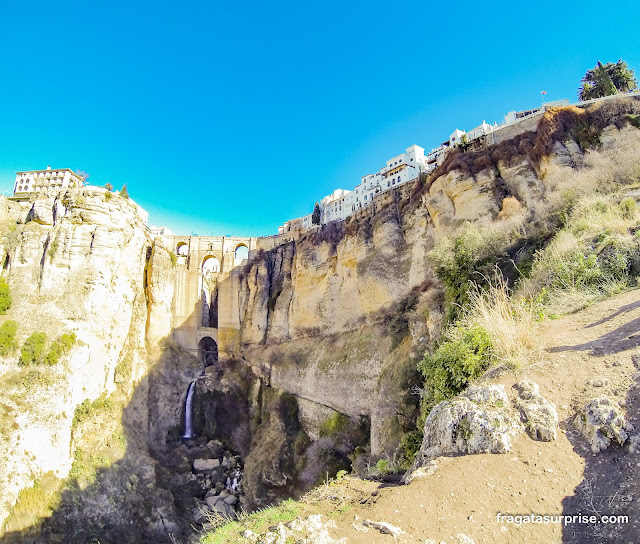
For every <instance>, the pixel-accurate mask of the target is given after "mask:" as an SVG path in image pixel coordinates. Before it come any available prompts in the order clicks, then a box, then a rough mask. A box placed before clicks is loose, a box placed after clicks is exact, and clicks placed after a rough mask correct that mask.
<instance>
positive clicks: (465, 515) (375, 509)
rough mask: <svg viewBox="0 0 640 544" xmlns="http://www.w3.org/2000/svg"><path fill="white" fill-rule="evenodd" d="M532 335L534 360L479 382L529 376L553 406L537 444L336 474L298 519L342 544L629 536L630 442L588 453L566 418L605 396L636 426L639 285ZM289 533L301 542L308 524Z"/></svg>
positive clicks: (636, 492) (639, 413)
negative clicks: (404, 469) (385, 476)
mask: <svg viewBox="0 0 640 544" xmlns="http://www.w3.org/2000/svg"><path fill="white" fill-rule="evenodd" d="M540 335H541V337H542V338H544V339H545V349H544V352H543V357H542V358H541V359H540V360H539V361H537V362H536V363H535V364H532V365H530V366H528V367H525V368H520V369H518V371H517V372H515V373H507V374H505V375H502V376H500V377H498V378H497V379H496V378H494V379H486V380H484V382H483V383H500V384H503V385H504V386H505V388H506V390H507V391H508V392H510V393H509V394H510V396H512V397H513V391H512V387H511V386H512V385H513V384H514V383H515V382H516V381H519V380H521V379H522V378H523V377H525V376H526V377H528V378H530V379H532V380H533V381H534V382H536V383H538V384H539V385H540V391H541V393H542V395H543V396H544V397H546V398H547V399H548V400H550V401H551V402H553V403H554V404H555V405H556V407H557V410H558V415H559V419H560V428H561V432H559V433H558V437H557V439H556V440H555V441H552V442H538V441H534V440H532V439H531V438H530V437H529V436H528V435H527V434H525V433H523V434H521V435H520V436H519V437H518V438H517V439H516V440H515V442H514V443H513V446H512V448H511V451H509V452H508V453H505V454H478V455H467V456H461V457H440V458H438V459H436V460H435V461H434V462H433V464H432V465H431V466H430V468H429V469H428V470H427V471H425V472H424V473H423V475H422V476H420V477H416V478H415V479H414V480H413V481H412V482H411V483H410V484H408V485H396V484H379V483H375V482H370V481H369V482H367V481H364V480H359V479H355V478H349V477H347V478H345V479H343V480H341V481H340V482H338V483H333V484H330V485H329V486H323V487H322V488H320V489H318V490H316V491H315V492H314V493H311V494H310V495H308V496H307V498H306V500H303V501H302V503H301V504H300V505H299V512H298V514H299V517H300V518H306V517H307V516H309V515H313V514H323V516H324V517H323V518H322V523H323V524H324V528H325V530H326V532H327V533H328V535H329V536H330V537H331V538H333V539H335V540H334V541H339V539H345V540H341V542H344V543H345V544H349V543H354V544H355V543H363V544H364V543H367V544H378V543H380V544H383V543H389V542H402V543H408V544H409V543H410V544H418V543H424V542H445V543H447V544H452V543H454V544H455V543H459V542H464V543H468V542H471V541H473V542H475V543H476V544H480V543H487V544H489V543H501V542H504V543H515V542H527V543H529V542H532V543H540V544H542V543H549V542H558V543H559V542H565V543H575V544H578V543H599V542H637V541H638V538H639V537H640V502H639V501H640V455H639V452H638V450H637V449H636V450H633V448H631V449H630V448H629V446H626V445H625V446H624V447H622V448H620V447H613V446H612V447H610V448H609V449H607V450H605V451H601V452H599V453H596V454H594V453H592V451H591V449H590V447H589V443H588V442H587V440H585V438H584V437H583V436H582V435H581V434H580V433H579V432H578V431H577V429H576V427H575V425H574V423H573V418H574V417H575V416H576V413H577V410H578V409H579V408H580V407H582V406H584V405H585V403H586V402H588V401H589V400H591V399H593V398H596V397H608V398H612V399H615V400H617V401H618V402H620V404H621V405H622V406H624V407H625V410H626V413H627V418H628V421H629V422H630V423H631V424H633V425H634V427H635V429H636V430H638V429H640V349H639V348H640V289H635V290H632V291H629V292H626V293H623V294H621V295H617V296H615V297H612V298H611V299H608V300H605V301H602V302H598V303H596V304H593V305H592V306H590V307H588V308H587V309H585V310H582V311H580V312H578V313H575V314H572V315H569V316H566V317H562V318H559V319H555V320H547V321H546V322H545V323H544V325H543V327H542V329H541V331H540ZM601 384H604V385H601ZM498 513H504V514H514V515H515V514H530V513H535V514H552V515H559V514H564V515H578V514H582V515H589V516H591V515H596V516H598V518H600V516H603V515H622V516H628V523H617V524H610V525H605V524H603V523H596V524H593V523H590V524H589V523H588V524H579V523H572V524H569V525H563V524H526V523H525V524H520V525H516V524H515V523H511V524H509V523H507V522H505V521H498V520H497V517H496V516H497V514H498ZM327 514H328V517H327ZM364 520H373V521H384V522H386V523H389V524H391V525H392V526H394V527H396V528H398V529H400V530H401V531H402V533H401V534H400V536H398V537H397V538H394V537H393V536H391V535H390V534H383V533H381V532H380V531H379V530H377V529H375V528H370V527H367V526H366V525H363V521H364ZM300 525H302V524H300ZM294 527H295V524H294ZM276 533H277V530H276V529H274V530H273V531H272V534H273V535H275V534H276ZM292 534H295V535H296V536H298V537H300V538H302V537H308V535H309V534H311V531H310V529H309V528H307V529H305V530H301V531H297V532H296V531H293V532H292ZM316 534H318V533H317V531H316ZM459 535H466V536H467V537H468V538H469V539H471V540H464V538H462V537H460V536H459ZM262 538H263V539H264V538H265V537H262ZM428 539H431V540H428ZM229 541H230V542H231V541H232V540H229ZM251 541H253V542H256V541H260V542H267V541H268V539H264V540H258V539H257V538H255V539H247V542H251ZM313 541H314V540H310V542H313ZM327 542H331V541H330V540H327Z"/></svg>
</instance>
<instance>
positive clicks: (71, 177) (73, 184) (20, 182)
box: [13, 166, 84, 196]
mask: <svg viewBox="0 0 640 544" xmlns="http://www.w3.org/2000/svg"><path fill="white" fill-rule="evenodd" d="M82 186H84V180H83V179H82V178H81V177H80V176H79V175H78V174H76V173H75V172H73V170H71V169H69V168H60V169H55V170H54V169H52V168H51V166H47V169H46V170H30V171H28V172H16V182H15V185H14V186H13V194H14V195H15V196H20V195H27V194H29V193H38V194H44V195H47V196H53V195H56V194H58V193H59V192H60V191H64V190H65V189H75V188H78V187H82Z"/></svg>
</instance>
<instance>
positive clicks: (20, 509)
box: [3, 472, 60, 533]
mask: <svg viewBox="0 0 640 544" xmlns="http://www.w3.org/2000/svg"><path fill="white" fill-rule="evenodd" d="M59 491H60V480H59V479H58V478H57V477H56V476H55V475H54V474H53V472H47V473H46V474H44V475H43V476H42V477H41V478H39V479H38V480H36V481H35V482H34V484H33V486H32V487H27V488H25V489H23V490H22V491H20V493H19V494H18V499H17V501H16V504H15V506H14V507H13V508H12V510H11V515H10V517H9V518H8V519H7V521H6V522H5V525H4V527H3V531H5V532H7V533H8V532H11V531H22V530H24V529H26V528H28V527H33V526H37V525H38V524H39V523H42V520H43V518H46V517H49V516H51V514H52V512H53V511H54V510H55V509H56V508H57V507H58V505H59V504H60V494H59Z"/></svg>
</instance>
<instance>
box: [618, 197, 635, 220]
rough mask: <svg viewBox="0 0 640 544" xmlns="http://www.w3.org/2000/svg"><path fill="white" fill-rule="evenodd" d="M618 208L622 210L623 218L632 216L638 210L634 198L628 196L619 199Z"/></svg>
mask: <svg viewBox="0 0 640 544" xmlns="http://www.w3.org/2000/svg"><path fill="white" fill-rule="evenodd" d="M620 210H621V211H622V216H623V217H625V218H631V217H633V216H634V215H635V214H636V212H637V211H638V204H637V202H636V200H635V198H631V197H630V196H628V197H627V198H623V199H622V200H621V201H620Z"/></svg>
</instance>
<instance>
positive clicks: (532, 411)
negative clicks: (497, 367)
mask: <svg viewBox="0 0 640 544" xmlns="http://www.w3.org/2000/svg"><path fill="white" fill-rule="evenodd" d="M513 387H514V388H515V390H516V391H517V392H518V396H517V398H516V399H515V402H514V404H515V406H516V408H517V409H518V410H520V416H521V420H522V423H523V424H524V427H525V429H526V430H527V433H528V434H529V436H530V437H531V438H533V439H534V440H540V441H542V442H550V441H551V440H555V439H556V429H557V427H558V413H557V412H556V407H555V405H554V404H553V403H551V402H549V401H548V400H546V399H545V398H544V397H543V396H542V395H540V388H539V387H538V384H537V383H533V382H532V381H531V380H528V379H527V378H525V379H523V380H521V381H519V382H518V383H517V384H515V385H514V386H513Z"/></svg>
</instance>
